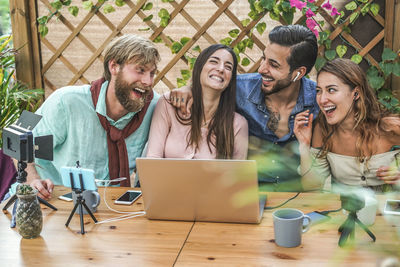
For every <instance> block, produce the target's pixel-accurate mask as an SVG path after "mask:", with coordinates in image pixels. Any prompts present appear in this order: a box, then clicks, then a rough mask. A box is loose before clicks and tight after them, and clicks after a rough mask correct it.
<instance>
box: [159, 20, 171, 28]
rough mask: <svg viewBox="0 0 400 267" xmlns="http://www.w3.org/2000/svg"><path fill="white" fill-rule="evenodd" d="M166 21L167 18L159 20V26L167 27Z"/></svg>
mask: <svg viewBox="0 0 400 267" xmlns="http://www.w3.org/2000/svg"><path fill="white" fill-rule="evenodd" d="M168 22H169V19H166V18H163V19H161V20H160V26H161V27H164V28H165V27H167V25H168Z"/></svg>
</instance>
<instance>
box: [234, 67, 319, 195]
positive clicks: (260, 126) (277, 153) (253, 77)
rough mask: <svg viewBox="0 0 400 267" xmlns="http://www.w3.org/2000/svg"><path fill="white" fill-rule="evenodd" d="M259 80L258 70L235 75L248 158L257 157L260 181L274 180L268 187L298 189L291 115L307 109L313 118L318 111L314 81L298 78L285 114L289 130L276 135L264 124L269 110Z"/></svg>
mask: <svg viewBox="0 0 400 267" xmlns="http://www.w3.org/2000/svg"><path fill="white" fill-rule="evenodd" d="M261 82H262V79H261V75H260V74H258V73H250V74H242V75H238V77H237V90H236V109H237V112H238V113H240V114H241V115H242V116H244V117H245V118H246V119H247V121H248V124H249V159H255V160H257V167H258V179H259V181H260V183H274V184H275V185H274V188H272V190H278V191H298V190H301V184H300V176H299V174H298V173H297V168H298V166H299V164H300V155H299V149H298V142H297V140H296V136H295V135H294V133H293V127H294V118H295V116H296V114H298V113H300V112H302V111H305V110H307V109H308V110H310V112H312V113H313V114H314V118H315V117H316V115H317V114H318V112H319V107H318V105H317V103H316V100H315V97H316V91H315V87H316V83H315V82H313V81H311V80H309V79H307V78H304V77H303V78H302V79H301V87H300V92H299V96H298V99H297V103H296V106H295V107H294V108H293V110H292V111H291V113H290V116H289V122H288V124H289V125H288V128H289V133H288V134H286V135H285V136H283V137H282V138H278V137H277V136H276V135H275V133H274V132H273V131H271V130H270V129H269V128H268V127H267V123H268V120H269V118H270V113H269V111H268V109H267V107H266V105H265V101H264V99H265V95H264V93H263V92H262V91H261ZM278 184H281V185H279V189H277V188H276V186H277V185H278ZM269 189H271V188H269Z"/></svg>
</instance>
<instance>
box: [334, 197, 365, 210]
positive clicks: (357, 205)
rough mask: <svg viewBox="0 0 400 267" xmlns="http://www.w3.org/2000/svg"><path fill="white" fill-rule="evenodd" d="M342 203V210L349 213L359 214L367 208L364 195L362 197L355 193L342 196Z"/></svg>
mask: <svg viewBox="0 0 400 267" xmlns="http://www.w3.org/2000/svg"><path fill="white" fill-rule="evenodd" d="M340 201H341V203H342V209H344V210H347V211H348V212H357V211H359V210H361V209H362V208H364V206H365V197H364V195H361V196H360V194H357V193H355V192H352V193H349V194H341V195H340Z"/></svg>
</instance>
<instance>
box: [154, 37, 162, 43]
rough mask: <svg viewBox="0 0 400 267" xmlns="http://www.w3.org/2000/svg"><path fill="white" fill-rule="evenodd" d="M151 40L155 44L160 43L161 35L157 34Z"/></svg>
mask: <svg viewBox="0 0 400 267" xmlns="http://www.w3.org/2000/svg"><path fill="white" fill-rule="evenodd" d="M153 42H154V43H156V44H158V43H162V39H161V36H157V37H156V38H155V39H154V40H153Z"/></svg>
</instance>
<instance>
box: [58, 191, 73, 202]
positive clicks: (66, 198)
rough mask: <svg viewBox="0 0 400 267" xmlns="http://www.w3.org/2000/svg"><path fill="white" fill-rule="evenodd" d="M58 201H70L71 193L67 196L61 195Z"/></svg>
mask: <svg viewBox="0 0 400 267" xmlns="http://www.w3.org/2000/svg"><path fill="white" fill-rule="evenodd" d="M58 199H61V200H64V201H72V192H69V193H67V194H64V195H61V196H59V197H58Z"/></svg>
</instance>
